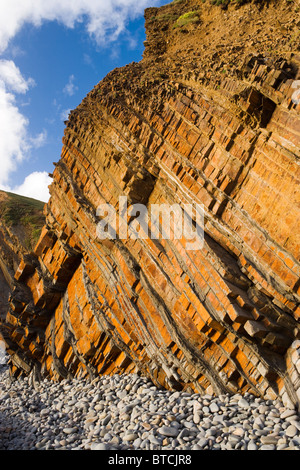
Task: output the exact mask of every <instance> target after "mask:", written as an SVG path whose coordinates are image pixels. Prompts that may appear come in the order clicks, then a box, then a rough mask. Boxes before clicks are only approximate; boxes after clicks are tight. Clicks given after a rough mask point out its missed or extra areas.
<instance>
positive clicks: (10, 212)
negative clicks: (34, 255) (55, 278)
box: [0, 191, 45, 251]
mask: <svg viewBox="0 0 300 470" xmlns="http://www.w3.org/2000/svg"><path fill="white" fill-rule="evenodd" d="M43 208H44V203H43V202H41V201H38V200H36V199H31V198H28V197H24V196H19V195H17V194H13V193H8V192H4V191H0V227H1V226H2V228H3V229H6V230H7V231H9V232H10V234H11V236H15V237H17V239H18V240H19V242H20V244H21V246H22V247H23V248H24V249H25V250H28V251H30V250H32V249H33V248H34V245H35V244H36V242H37V240H38V238H39V235H40V232H41V229H42V227H43V225H44V223H45V216H44V214H43Z"/></svg>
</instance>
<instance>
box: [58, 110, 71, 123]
mask: <svg viewBox="0 0 300 470" xmlns="http://www.w3.org/2000/svg"><path fill="white" fill-rule="evenodd" d="M70 112H71V109H65V110H64V111H62V112H61V113H60V119H61V120H62V121H67V120H68V119H69V114H70Z"/></svg>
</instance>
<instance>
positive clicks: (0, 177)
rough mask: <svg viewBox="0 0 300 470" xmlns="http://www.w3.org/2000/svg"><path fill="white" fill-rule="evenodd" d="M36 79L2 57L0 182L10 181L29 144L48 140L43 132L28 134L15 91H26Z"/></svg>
mask: <svg viewBox="0 0 300 470" xmlns="http://www.w3.org/2000/svg"><path fill="white" fill-rule="evenodd" d="M33 85H34V81H33V80H32V79H31V78H29V79H28V80H26V79H25V78H24V77H23V76H22V74H21V72H20V70H19V69H18V67H17V66H16V65H15V63H14V62H13V61H11V60H0V161H1V169H0V184H2V185H3V184H7V183H8V180H9V176H10V174H11V173H12V172H13V171H15V170H16V168H17V165H18V163H19V162H21V161H22V160H24V158H25V157H26V155H27V154H28V152H29V150H30V148H33V147H34V148H37V147H39V146H41V144H42V143H43V142H44V141H45V137H46V134H45V132H42V133H41V134H39V135H38V136H37V137H30V136H29V135H28V125H29V121H28V119H27V118H26V117H25V116H24V115H23V114H22V113H21V112H20V110H19V108H18V106H17V103H16V95H17V94H25V93H26V92H27V91H28V90H29V89H30V87H31V86H33Z"/></svg>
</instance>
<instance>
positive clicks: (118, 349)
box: [2, 0, 300, 403]
mask: <svg viewBox="0 0 300 470" xmlns="http://www.w3.org/2000/svg"><path fill="white" fill-rule="evenodd" d="M145 18H146V30H147V41H146V42H145V53H144V58H143V60H142V61H141V62H140V63H132V64H129V65H128V66H126V67H124V68H121V69H116V70H114V71H113V72H111V73H110V74H109V75H108V76H107V77H106V78H105V79H104V80H102V81H101V82H100V83H99V84H98V85H96V86H95V88H94V89H93V90H92V91H91V92H90V93H89V94H88V95H87V97H86V98H85V99H84V100H83V101H82V103H81V104H80V105H79V106H78V108H77V109H76V110H74V111H73V112H71V114H70V117H69V121H68V122H67V123H66V129H65V133H64V137H63V149H62V154H61V158H60V160H59V162H58V163H57V164H56V165H55V170H54V173H53V183H52V185H51V187H50V192H51V198H50V201H49V203H48V205H47V207H46V224H45V226H44V228H43V230H42V234H41V237H40V239H39V242H38V243H37V246H36V248H35V252H34V257H31V258H30V259H24V260H23V261H22V262H21V264H20V266H19V267H18V269H17V271H16V274H15V288H14V292H13V294H12V298H11V302H10V308H9V312H8V314H7V317H6V321H5V325H2V328H3V326H5V332H6V337H5V339H6V342H7V348H8V351H9V353H10V355H11V371H12V374H14V375H16V376H18V374H20V373H26V374H29V373H32V374H33V375H34V376H35V377H39V376H42V377H44V376H47V377H50V378H53V379H59V378H62V377H74V376H91V377H94V376H97V375H99V374H114V373H118V374H121V373H131V372H137V371H138V372H140V373H142V374H144V375H146V376H148V377H149V378H151V379H152V380H153V382H154V383H155V384H157V385H161V386H163V387H165V388H170V389H176V390H182V389H185V390H193V391H197V392H200V393H202V392H209V393H224V392H230V393H235V392H237V391H239V392H242V393H244V392H251V393H253V394H255V395H257V396H263V397H268V398H275V397H277V396H281V397H282V399H283V400H284V401H285V402H286V403H288V402H292V403H299V401H300V377H299V372H300V329H299V326H300V325H299V315H300V307H299V298H300V295H299V294H300V282H299V267H300V266H299V246H300V245H299V221H300V212H299V202H300V193H299V176H300V172H299V156H300V152H299V144H300V118H299V110H300V106H299V100H298V99H297V97H298V94H297V89H298V88H299V78H300V75H299V72H298V70H299V65H300V55H299V21H298V24H297V8H296V5H295V3H291V2H286V1H285V0H282V1H276V2H275V1H274V2H272V1H271V2H267V3H266V2H256V3H255V2H254V3H252V2H251V3H247V4H246V5H242V6H239V7H237V6H236V5H233V6H232V5H231V4H230V5H229V7H228V9H225V10H224V9H221V8H220V7H218V6H212V5H211V4H210V3H209V2H206V3H203V2H202V1H196V0H194V1H193V0H184V1H181V2H180V1H179V2H178V1H177V2H173V3H171V4H170V5H166V6H164V7H161V8H159V9H157V8H150V9H147V10H146V12H145ZM297 87H298V88H297ZM124 196H126V197H127V198H128V204H129V206H130V205H132V204H143V205H144V206H146V207H147V208H148V209H149V211H150V209H151V207H153V204H168V205H174V204H178V205H180V207H182V208H183V207H184V204H195V203H197V204H199V205H201V206H202V207H203V209H204V244H203V247H201V249H198V250H188V249H187V242H188V240H187V238H184V236H183V237H181V238H179V239H175V237H171V238H170V239H164V236H163V234H162V233H161V234H160V235H161V236H160V238H159V239H151V237H144V238H141V237H137V238H136V239H134V238H130V237H128V238H126V237H124V238H122V237H117V238H116V239H111V240H109V239H107V240H102V239H100V238H99V236H98V232H97V227H99V217H98V216H97V209H98V207H99V206H100V205H101V204H104V203H106V204H110V205H111V206H113V207H114V208H115V210H116V212H117V213H118V214H119V212H120V205H119V201H120V199H119V198H120V197H124ZM131 221H132V219H131ZM149 224H150V222H149Z"/></svg>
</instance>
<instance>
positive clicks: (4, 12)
mask: <svg viewBox="0 0 300 470" xmlns="http://www.w3.org/2000/svg"><path fill="white" fill-rule="evenodd" d="M161 3H162V0H139V1H136V0H97V1H95V0H47V1H46V2H45V1H44V0H9V1H8V0H0V55H1V53H3V52H4V51H6V49H7V47H8V45H9V44H10V41H11V40H12V39H13V38H14V37H15V35H16V34H17V33H18V32H19V31H20V30H21V29H22V27H23V26H24V25H25V24H32V25H34V26H37V27H38V26H41V25H42V24H43V22H45V21H57V22H59V23H61V24H63V25H65V26H66V27H68V28H74V27H75V26H76V23H83V24H84V25H85V27H86V31H87V33H88V34H89V35H90V36H91V37H92V38H93V39H94V40H95V41H96V43H97V44H99V45H100V44H101V45H105V44H109V43H110V42H111V41H114V40H116V39H117V38H118V37H119V35H120V34H121V33H123V32H126V24H127V22H128V20H130V19H135V18H137V17H138V16H139V15H141V14H143V11H144V9H145V8H146V7H148V6H155V5H158V4H161ZM11 47H12V49H11V53H12V57H14V56H16V55H18V54H20V53H24V52H23V51H22V50H21V49H19V48H18V46H13V44H12V45H11ZM13 47H15V49H14V53H13V52H12V51H13ZM88 59H89V58H88V56H86V58H85V60H86V61H88ZM74 80H75V77H74V76H73V75H71V76H70V78H69V82H68V83H67V85H66V87H65V89H64V91H65V93H66V94H68V95H70V96H72V95H73V94H74V93H75V92H76V89H77V87H76V86H75V85H74ZM34 85H35V82H34V80H33V79H32V78H28V79H26V78H24V77H23V75H22V73H21V72H20V70H19V68H18V67H17V66H16V65H15V63H14V62H13V61H12V60H4V59H0V162H1V168H0V188H2V189H4V190H11V191H13V192H17V193H19V194H23V195H28V196H30V197H35V198H37V199H41V200H47V199H48V189H47V185H48V183H49V177H48V174H47V173H46V172H34V173H32V174H31V175H29V176H28V177H27V178H26V179H25V181H24V183H23V184H22V185H20V186H18V187H16V188H12V187H11V186H12V185H11V183H10V177H11V174H12V173H13V172H14V171H16V170H17V168H18V164H19V163H20V162H21V161H23V160H24V159H25V158H26V157H28V155H29V151H30V149H32V148H38V147H41V146H42V145H43V144H44V143H45V141H46V138H47V133H46V132H45V131H43V132H41V133H40V134H39V135H37V136H36V137H32V136H30V135H29V130H28V127H29V121H28V119H27V118H26V117H25V116H24V115H23V114H22V113H21V112H20V109H19V108H20V107H21V106H22V104H19V105H18V102H17V95H18V94H23V95H24V94H26V93H27V92H28V91H29V89H30V88H31V87H32V86H34ZM24 105H26V102H24ZM68 112H69V110H65V111H62V112H61V118H64V120H65V118H66V116H67V113H68Z"/></svg>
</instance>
